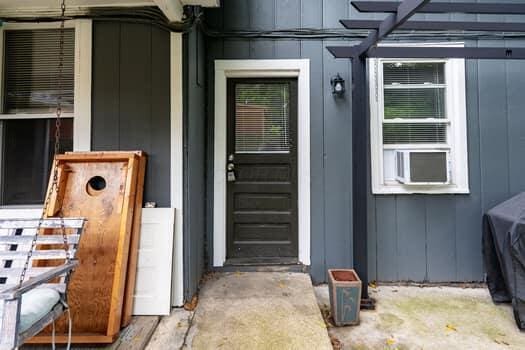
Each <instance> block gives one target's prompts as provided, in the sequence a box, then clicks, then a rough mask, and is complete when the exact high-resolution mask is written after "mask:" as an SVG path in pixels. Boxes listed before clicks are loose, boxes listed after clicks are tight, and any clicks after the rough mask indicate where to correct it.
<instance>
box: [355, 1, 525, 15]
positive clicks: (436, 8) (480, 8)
mask: <svg viewBox="0 0 525 350" xmlns="http://www.w3.org/2000/svg"><path fill="white" fill-rule="evenodd" d="M399 4H400V3H399V2H392V1H352V6H354V7H355V8H356V9H357V10H358V11H359V12H396V10H397V7H398V6H399ZM418 12H419V13H470V14H484V15H487V14H501V15H523V14H525V4H510V3H472V2H445V3H439V2H436V3H430V4H427V5H425V6H424V7H422V8H421V9H419V10H418Z"/></svg>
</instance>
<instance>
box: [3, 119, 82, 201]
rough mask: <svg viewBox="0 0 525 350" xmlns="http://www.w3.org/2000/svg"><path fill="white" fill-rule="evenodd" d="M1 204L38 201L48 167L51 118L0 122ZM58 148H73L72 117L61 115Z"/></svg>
mask: <svg viewBox="0 0 525 350" xmlns="http://www.w3.org/2000/svg"><path fill="white" fill-rule="evenodd" d="M2 129H3V132H2V138H3V140H4V153H3V162H2V169H3V171H2V173H3V174H2V175H3V176H2V180H3V181H2V188H3V191H2V194H3V198H2V204H3V205H14V204H41V203H43V200H44V196H45V192H46V190H47V182H48V179H49V174H50V171H51V165H52V161H53V159H52V157H53V144H54V134H55V120H54V119H14V120H6V121H3V122H2ZM61 135H62V139H61V147H62V149H61V152H65V151H71V150H73V119H71V118H68V119H63V120H62V126H61Z"/></svg>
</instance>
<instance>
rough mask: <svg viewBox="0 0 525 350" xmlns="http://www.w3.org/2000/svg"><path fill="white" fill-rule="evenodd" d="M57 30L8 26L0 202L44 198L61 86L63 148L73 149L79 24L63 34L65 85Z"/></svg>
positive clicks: (5, 34) (0, 122) (1, 119)
mask: <svg viewBox="0 0 525 350" xmlns="http://www.w3.org/2000/svg"><path fill="white" fill-rule="evenodd" d="M59 37H60V32H59V30H58V29H16V30H9V29H7V30H4V31H3V52H4V55H3V57H4V61H3V62H2V66H3V77H2V78H3V79H2V80H3V81H2V87H3V91H2V104H1V108H2V110H1V112H2V114H1V115H0V144H1V149H2V153H1V157H0V205H2V206H11V205H37V204H41V203H42V202H43V199H44V196H45V191H46V189H47V182H48V177H49V173H50V169H51V165H52V161H53V159H52V154H53V143H54V133H55V108H56V102H57V97H58V96H59V91H62V93H61V96H62V111H63V118H64V119H63V120H62V126H61V137H62V140H61V148H62V149H61V152H64V151H71V150H73V110H74V78H75V29H74V28H67V29H66V30H65V33H64V62H63V64H64V65H63V73H62V85H61V88H60V87H59V85H58V69H59V52H60V47H59Z"/></svg>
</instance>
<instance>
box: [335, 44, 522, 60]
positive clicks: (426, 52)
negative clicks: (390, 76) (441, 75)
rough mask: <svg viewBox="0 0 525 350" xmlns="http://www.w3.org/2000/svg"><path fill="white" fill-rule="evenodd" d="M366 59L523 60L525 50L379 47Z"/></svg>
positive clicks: (349, 51)
mask: <svg viewBox="0 0 525 350" xmlns="http://www.w3.org/2000/svg"><path fill="white" fill-rule="evenodd" d="M327 49H328V51H330V53H332V55H334V57H335V58H354V57H356V55H357V53H358V52H359V49H358V47H357V46H330V47H327ZM367 57H371V58H465V59H484V60H505V59H507V60H521V59H525V48H523V47H521V48H519V47H516V48H505V47H415V46H414V47H413V46H379V47H373V48H371V49H370V50H368V52H367Z"/></svg>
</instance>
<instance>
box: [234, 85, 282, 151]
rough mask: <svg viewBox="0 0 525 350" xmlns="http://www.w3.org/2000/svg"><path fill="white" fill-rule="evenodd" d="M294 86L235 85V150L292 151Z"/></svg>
mask: <svg viewBox="0 0 525 350" xmlns="http://www.w3.org/2000/svg"><path fill="white" fill-rule="evenodd" d="M289 89H290V86H289V84H285V83H239V84H236V85H235V153H288V152H289V151H290V139H289V138H290V130H289V120H290V90H289Z"/></svg>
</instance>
